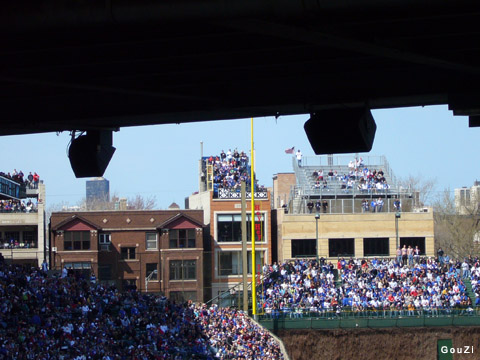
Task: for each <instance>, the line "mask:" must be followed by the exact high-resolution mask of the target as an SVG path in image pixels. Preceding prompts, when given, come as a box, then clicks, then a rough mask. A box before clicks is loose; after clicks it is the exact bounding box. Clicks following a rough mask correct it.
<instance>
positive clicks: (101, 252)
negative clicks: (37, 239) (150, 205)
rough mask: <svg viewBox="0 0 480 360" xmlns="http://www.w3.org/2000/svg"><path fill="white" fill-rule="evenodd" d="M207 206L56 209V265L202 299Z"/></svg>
mask: <svg viewBox="0 0 480 360" xmlns="http://www.w3.org/2000/svg"><path fill="white" fill-rule="evenodd" d="M203 230H204V224H203V211H198V210H157V211H150V210H149V211H95V212H76V213H69V212H58V213H53V214H52V216H51V242H52V252H51V260H52V261H51V262H52V268H54V269H57V270H60V269H63V268H64V267H66V268H67V269H73V270H74V271H81V272H84V273H85V275H86V276H90V275H91V273H93V274H95V276H96V277H97V279H98V280H99V281H100V282H102V283H111V284H115V285H116V286H118V287H119V288H123V289H125V288H127V287H129V286H130V287H136V288H137V289H138V290H140V291H147V290H148V291H150V292H159V293H163V294H165V295H166V296H167V297H169V298H172V299H176V300H182V301H183V300H195V301H204V295H203V272H204V271H203V267H204V264H203V242H204V235H203Z"/></svg>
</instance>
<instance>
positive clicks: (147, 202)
mask: <svg viewBox="0 0 480 360" xmlns="http://www.w3.org/2000/svg"><path fill="white" fill-rule="evenodd" d="M156 202H157V199H156V198H155V196H149V197H146V198H144V197H143V196H141V195H136V196H135V197H133V198H128V200H127V209H128V210H152V209H154V208H155V205H156Z"/></svg>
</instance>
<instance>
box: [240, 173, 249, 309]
mask: <svg viewBox="0 0 480 360" xmlns="http://www.w3.org/2000/svg"><path fill="white" fill-rule="evenodd" d="M245 187H246V186H245V180H243V181H242V187H241V192H242V274H243V311H246V312H247V313H248V260H247V196H246V189H245Z"/></svg>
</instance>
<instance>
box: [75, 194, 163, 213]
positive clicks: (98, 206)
mask: <svg viewBox="0 0 480 360" xmlns="http://www.w3.org/2000/svg"><path fill="white" fill-rule="evenodd" d="M156 201H157V200H156V198H155V196H149V197H143V196H142V195H135V196H134V197H131V198H128V199H126V198H120V197H119V196H118V194H117V193H113V194H112V196H111V198H110V200H107V199H93V200H90V201H88V203H87V201H86V199H85V198H83V199H82V200H81V201H80V203H79V204H78V208H79V209H80V210H81V211H101V210H152V209H154V208H155V206H156Z"/></svg>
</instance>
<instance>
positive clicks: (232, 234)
mask: <svg viewBox="0 0 480 360" xmlns="http://www.w3.org/2000/svg"><path fill="white" fill-rule="evenodd" d="M251 220H252V216H251V215H250V214H247V241H248V242H250V241H251V238H252V230H251V229H252V221H251ZM255 234H256V235H255V241H259V242H260V241H265V216H264V214H258V215H255ZM217 241H218V242H241V241H242V215H240V214H219V215H217Z"/></svg>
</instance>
